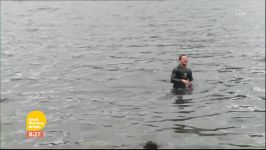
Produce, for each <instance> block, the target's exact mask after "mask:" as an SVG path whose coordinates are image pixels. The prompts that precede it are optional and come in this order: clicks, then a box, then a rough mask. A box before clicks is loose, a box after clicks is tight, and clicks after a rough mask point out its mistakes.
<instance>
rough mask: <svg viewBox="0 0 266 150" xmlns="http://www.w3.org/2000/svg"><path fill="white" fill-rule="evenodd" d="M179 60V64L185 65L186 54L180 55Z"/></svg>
mask: <svg viewBox="0 0 266 150" xmlns="http://www.w3.org/2000/svg"><path fill="white" fill-rule="evenodd" d="M179 62H180V64H182V65H184V66H186V65H187V62H188V58H187V56H182V57H181V60H180V61H179Z"/></svg>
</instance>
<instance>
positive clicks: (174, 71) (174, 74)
mask: <svg viewBox="0 0 266 150" xmlns="http://www.w3.org/2000/svg"><path fill="white" fill-rule="evenodd" d="M175 77H176V69H174V70H173V71H172V76H171V83H178V82H180V81H181V80H180V79H176V78H175Z"/></svg>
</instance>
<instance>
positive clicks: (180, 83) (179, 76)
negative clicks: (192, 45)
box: [171, 54, 193, 89]
mask: <svg viewBox="0 0 266 150" xmlns="http://www.w3.org/2000/svg"><path fill="white" fill-rule="evenodd" d="M187 63H188V57H187V55H184V54H182V55H180V56H179V65H178V66H177V67H175V68H174V69H173V71H172V76H171V83H173V88H174V89H186V88H187V87H189V88H190V87H192V81H193V77H192V71H191V70H190V69H189V68H187Z"/></svg>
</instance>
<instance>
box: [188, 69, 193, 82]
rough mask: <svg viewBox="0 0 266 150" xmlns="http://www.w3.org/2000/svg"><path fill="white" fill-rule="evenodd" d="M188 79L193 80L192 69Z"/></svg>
mask: <svg viewBox="0 0 266 150" xmlns="http://www.w3.org/2000/svg"><path fill="white" fill-rule="evenodd" d="M188 79H189V81H190V82H191V81H193V76H192V71H191V70H190V71H189V74H188Z"/></svg>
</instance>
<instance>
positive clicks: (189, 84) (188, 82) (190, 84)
mask: <svg viewBox="0 0 266 150" xmlns="http://www.w3.org/2000/svg"><path fill="white" fill-rule="evenodd" d="M181 81H182V82H183V83H184V84H185V85H186V87H191V86H192V83H191V82H190V81H189V80H184V79H182V80H181Z"/></svg>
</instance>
